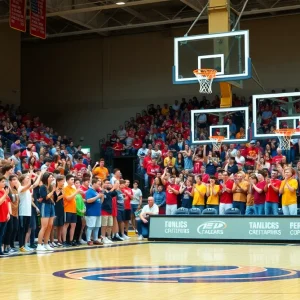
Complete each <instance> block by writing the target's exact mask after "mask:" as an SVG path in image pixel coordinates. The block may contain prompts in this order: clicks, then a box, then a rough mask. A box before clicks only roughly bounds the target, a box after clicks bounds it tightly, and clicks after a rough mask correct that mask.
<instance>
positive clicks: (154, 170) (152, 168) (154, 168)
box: [147, 158, 160, 185]
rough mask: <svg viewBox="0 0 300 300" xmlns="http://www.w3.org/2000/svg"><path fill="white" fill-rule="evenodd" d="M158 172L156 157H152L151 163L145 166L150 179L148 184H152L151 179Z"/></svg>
mask: <svg viewBox="0 0 300 300" xmlns="http://www.w3.org/2000/svg"><path fill="white" fill-rule="evenodd" d="M158 172H160V166H159V165H158V164H157V161H156V159H155V158H153V159H152V160H151V163H150V164H148V166H147V174H148V178H149V179H150V185H152V183H153V180H154V178H155V177H156V174H157V173H158Z"/></svg>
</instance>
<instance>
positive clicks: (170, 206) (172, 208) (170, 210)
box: [166, 204, 177, 215]
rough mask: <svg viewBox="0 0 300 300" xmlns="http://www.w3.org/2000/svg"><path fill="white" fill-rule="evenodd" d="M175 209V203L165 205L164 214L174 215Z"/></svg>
mask: <svg viewBox="0 0 300 300" xmlns="http://www.w3.org/2000/svg"><path fill="white" fill-rule="evenodd" d="M176 210H177V204H167V205H166V215H175V212H176Z"/></svg>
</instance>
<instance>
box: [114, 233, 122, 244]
mask: <svg viewBox="0 0 300 300" xmlns="http://www.w3.org/2000/svg"><path fill="white" fill-rule="evenodd" d="M115 240H116V241H121V242H123V241H124V239H123V238H121V237H120V236H119V234H118V233H117V234H116V235H115Z"/></svg>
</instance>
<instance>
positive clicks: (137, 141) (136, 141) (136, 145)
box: [132, 134, 143, 154]
mask: <svg viewBox="0 0 300 300" xmlns="http://www.w3.org/2000/svg"><path fill="white" fill-rule="evenodd" d="M142 146H143V141H142V139H141V138H140V137H139V136H138V135H137V134H136V135H135V139H134V140H133V142H132V147H133V151H135V154H136V153H137V152H138V150H139V149H140V148H142Z"/></svg>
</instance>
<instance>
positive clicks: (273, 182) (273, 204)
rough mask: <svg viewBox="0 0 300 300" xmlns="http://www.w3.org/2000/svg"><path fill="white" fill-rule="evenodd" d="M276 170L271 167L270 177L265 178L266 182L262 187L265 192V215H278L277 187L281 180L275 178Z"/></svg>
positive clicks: (276, 175)
mask: <svg viewBox="0 0 300 300" xmlns="http://www.w3.org/2000/svg"><path fill="white" fill-rule="evenodd" d="M277 177H278V171H277V170H276V169H273V170H272V171H271V178H267V180H266V182H267V184H266V185H265V187H264V192H265V194H266V202H265V214H266V215H273V216H277V215H278V203H279V188H280V185H281V180H279V179H277Z"/></svg>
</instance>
